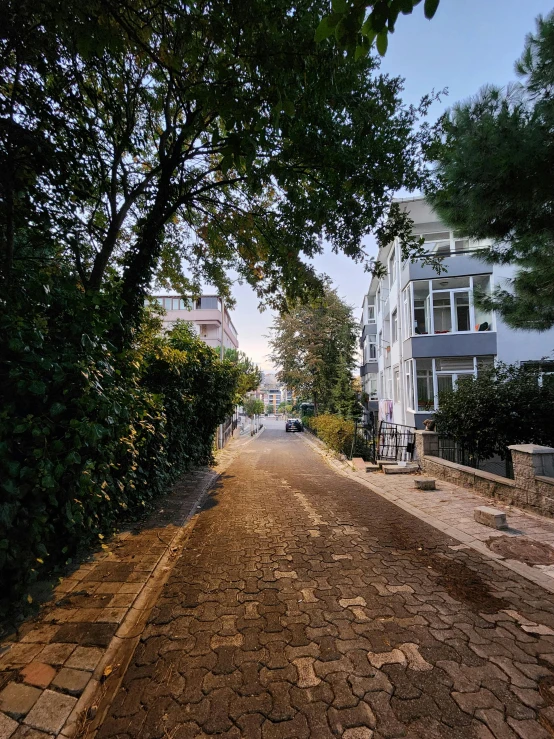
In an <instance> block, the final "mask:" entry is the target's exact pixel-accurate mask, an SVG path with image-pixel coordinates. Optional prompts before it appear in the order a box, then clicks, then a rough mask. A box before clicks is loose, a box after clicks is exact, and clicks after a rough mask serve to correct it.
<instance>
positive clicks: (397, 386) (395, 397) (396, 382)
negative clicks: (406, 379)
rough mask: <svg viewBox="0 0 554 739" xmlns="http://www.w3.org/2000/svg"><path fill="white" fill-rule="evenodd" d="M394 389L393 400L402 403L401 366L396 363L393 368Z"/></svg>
mask: <svg viewBox="0 0 554 739" xmlns="http://www.w3.org/2000/svg"><path fill="white" fill-rule="evenodd" d="M392 391H393V398H392V400H393V402H394V403H400V402H401V400H402V397H401V395H402V390H401V387H400V367H399V365H395V366H394V367H393V368H392Z"/></svg>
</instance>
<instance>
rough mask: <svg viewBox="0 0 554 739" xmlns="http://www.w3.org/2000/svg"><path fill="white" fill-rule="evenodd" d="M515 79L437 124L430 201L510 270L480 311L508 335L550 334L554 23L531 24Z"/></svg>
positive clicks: (553, 298)
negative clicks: (495, 315) (496, 319)
mask: <svg viewBox="0 0 554 739" xmlns="http://www.w3.org/2000/svg"><path fill="white" fill-rule="evenodd" d="M516 70H517V72H518V74H519V75H520V77H521V84H517V85H510V86H508V87H507V88H505V89H499V88H495V87H486V88H484V89H483V90H482V91H481V92H480V94H479V95H478V96H477V97H476V98H475V99H472V100H470V101H469V102H465V103H462V104H459V105H457V106H455V107H454V108H453V109H452V110H451V111H450V112H449V113H448V114H447V115H446V116H445V117H444V118H443V120H442V121H441V123H440V125H439V127H438V129H437V132H436V139H435V143H434V145H433V146H432V147H431V149H430V151H429V159H430V160H431V161H432V163H433V164H434V165H435V168H434V181H433V183H432V186H431V187H430V189H429V190H428V192H427V195H428V197H429V199H430V201H431V203H432V204H433V206H434V207H435V208H436V210H437V211H438V213H439V214H440V216H441V217H442V219H443V220H444V222H445V223H447V224H448V225H449V226H451V227H453V228H454V229H456V230H458V231H459V232H460V233H463V234H464V235H468V236H470V237H473V238H475V239H491V240H492V246H491V248H489V249H486V250H483V251H482V256H483V258H484V259H485V260H486V261H487V262H490V263H493V264H514V265H516V266H517V267H518V268H519V269H518V272H517V274H516V277H515V279H513V280H511V281H510V282H508V284H504V285H500V286H499V288H498V289H497V291H496V293H495V294H494V295H493V296H492V297H489V298H487V297H485V296H482V297H481V299H480V301H479V302H480V303H481V305H482V306H483V307H485V308H487V309H495V310H498V311H500V313H501V314H502V317H503V318H504V320H505V321H506V322H507V323H508V324H510V325H511V326H513V327H514V328H523V329H537V330H545V329H548V328H550V327H552V326H554V225H553V221H552V195H551V190H552V171H553V169H554V138H553V136H552V131H553V130H554V100H553V98H552V86H553V85H554V15H552V14H551V15H549V16H548V17H546V18H542V17H539V18H538V19H537V30H536V33H535V34H532V35H529V36H528V37H527V40H526V45H525V50H524V53H523V56H522V57H521V59H520V61H519V62H518V63H517V65H516Z"/></svg>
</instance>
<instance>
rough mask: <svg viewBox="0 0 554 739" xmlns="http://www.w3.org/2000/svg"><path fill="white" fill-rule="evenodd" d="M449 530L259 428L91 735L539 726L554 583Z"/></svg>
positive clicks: (553, 671) (517, 731)
mask: <svg viewBox="0 0 554 739" xmlns="http://www.w3.org/2000/svg"><path fill="white" fill-rule="evenodd" d="M315 534H317V535H315ZM457 545H458V542H456V541H454V540H452V539H450V538H449V537H448V536H446V535H444V534H443V533H440V532H439V531H437V530H436V529H433V528H431V527H429V526H428V525H427V524H425V523H422V522H421V521H420V520H419V519H415V518H413V517H412V516H411V515H410V514H408V513H406V512H405V511H402V510H399V509H398V508H397V507H395V506H394V505H393V504H391V503H390V502H389V501H387V500H385V499H383V498H381V497H379V496H377V495H375V494H373V493H371V492H368V490H367V488H364V487H363V486H361V485H358V484H356V483H354V482H352V480H347V479H345V478H343V477H341V476H338V475H337V474H336V473H335V472H333V471H332V470H331V469H330V468H328V467H327V466H326V465H325V464H324V462H322V461H321V459H320V457H319V456H317V455H316V454H315V453H314V452H312V451H311V450H310V449H309V448H308V447H307V446H306V445H304V444H303V443H302V440H301V438H297V437H292V438H291V437H290V436H286V435H285V433H284V431H283V430H282V429H281V428H279V430H278V431H277V430H271V429H266V431H265V432H264V435H263V436H262V437H261V438H260V439H257V440H256V441H254V442H253V444H252V445H251V446H250V447H249V452H248V454H245V455H243V457H242V458H239V459H238V460H237V461H235V462H234V463H233V464H232V465H231V467H229V469H228V474H227V476H226V477H225V479H223V480H222V481H221V483H220V485H219V486H218V489H217V490H216V491H215V492H214V494H213V495H212V496H211V499H210V500H209V501H208V502H207V505H206V506H205V508H204V510H203V511H202V512H201V513H200V514H199V517H198V519H197V522H196V525H195V528H194V530H193V531H192V534H191V536H190V539H189V540H188V543H187V546H186V547H185V548H184V550H183V551H182V552H181V553H180V555H179V557H178V559H177V561H176V563H175V566H174V569H173V571H172V573H171V576H170V578H169V580H168V582H167V585H166V586H165V588H164V590H163V592H162V594H161V596H160V598H159V601H158V603H157V605H156V607H155V608H154V610H153V612H152V614H151V617H150V620H149V624H148V625H147V627H146V630H145V633H144V635H143V638H142V641H141V643H140V645H139V647H138V649H137V650H136V653H135V655H134V657H133V659H132V662H131V665H130V668H129V670H128V672H127V675H126V676H125V677H124V679H123V683H122V685H121V688H120V689H119V693H118V695H117V696H116V699H115V701H114V703H113V704H112V707H111V709H110V710H109V712H108V715H107V718H106V719H105V721H104V723H103V725H102V726H101V727H100V729H99V734H98V739H111V738H112V737H113V739H116V737H118V736H123V735H125V736H127V737H132V738H134V737H138V736H139V735H140V737H141V739H150V738H151V739H161V738H162V737H163V736H173V735H175V736H179V737H185V738H188V737H189V736H190V737H191V739H192V737H198V739H200V737H208V736H219V737H237V739H238V738H239V737H244V738H245V739H287V737H288V738H290V739H300V738H304V737H305V738H306V739H309V738H310V739H331V738H332V737H341V736H342V737H344V739H389V738H390V739H394V738H395V737H403V736H404V737H410V739H411V738H412V737H414V739H417V738H420V739H466V737H467V738H468V739H469V738H470V737H471V739H503V737H506V738H509V739H518V738H519V739H523V738H524V737H526V736H529V737H534V736H535V735H534V734H532V733H530V732H531V731H532V730H535V732H536V737H537V739H540V737H541V736H542V735H541V733H540V732H541V731H543V727H542V724H541V723H540V722H539V720H538V719H539V716H538V714H539V712H541V711H543V712H544V711H546V710H548V709H547V708H546V704H545V703H542V702H541V700H544V698H541V696H543V695H544V685H545V683H544V681H545V680H546V681H547V684H554V636H553V635H552V634H550V633H549V630H554V595H552V594H550V593H548V592H545V591H543V590H541V589H540V588H539V587H538V586H537V585H535V584H533V583H530V582H528V581H526V580H523V579H521V578H520V577H519V576H518V575H517V574H515V573H513V572H508V571H507V570H505V569H504V568H502V566H501V565H499V564H498V563H497V562H495V561H491V560H487V559H484V558H483V557H482V556H481V555H480V554H479V553H478V552H476V551H474V550H472V549H461V548H459V547H458V546H457ZM451 547H454V549H452V548H451ZM514 614H517V617H516V616H515V615H514ZM73 625H74V624H68V625H67V626H73ZM94 626H98V623H95V624H94ZM523 626H528V627H532V628H534V629H535V632H534V633H526V632H525V630H524V629H523V628H522V627H523ZM64 628H65V627H64ZM81 644H82V642H81ZM81 648H82V647H81V646H79V647H77V648H76V651H75V653H74V655H75V656H74V657H72V658H71V660H68V662H67V663H66V668H67V667H70V666H71V664H72V660H73V659H76V658H77V655H78V652H77V650H78V649H81ZM541 681H542V682H541ZM549 681H552V683H550V682H549ZM546 715H547V714H546V713H544V716H545V717H546ZM543 720H544V721H545V722H546V718H544V719H543ZM525 731H527V732H528V734H524V733H523V732H525Z"/></svg>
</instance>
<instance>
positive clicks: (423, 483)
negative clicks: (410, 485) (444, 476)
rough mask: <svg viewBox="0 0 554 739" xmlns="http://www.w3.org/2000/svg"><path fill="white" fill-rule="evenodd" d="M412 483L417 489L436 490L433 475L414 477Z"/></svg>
mask: <svg viewBox="0 0 554 739" xmlns="http://www.w3.org/2000/svg"><path fill="white" fill-rule="evenodd" d="M414 485H415V486H416V488H417V489H418V490H436V487H435V478H434V477H414Z"/></svg>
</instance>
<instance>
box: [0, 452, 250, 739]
mask: <svg viewBox="0 0 554 739" xmlns="http://www.w3.org/2000/svg"><path fill="white" fill-rule="evenodd" d="M248 441H249V439H248V440H246V439H245V440H242V439H241V440H240V441H239V440H233V441H231V442H230V444H229V445H228V447H227V448H226V449H225V450H222V451H221V452H219V453H218V464H217V465H216V468H215V470H211V469H203V470H197V471H195V472H191V473H189V474H187V475H184V476H183V477H182V478H181V479H180V480H179V482H178V483H177V484H176V485H175V486H174V488H173V490H172V491H171V493H170V494H169V495H167V496H166V497H165V498H164V499H163V500H162V504H161V505H162V507H161V508H159V509H158V510H157V511H155V512H154V513H153V514H152V515H151V516H150V517H149V518H148V519H147V520H146V521H145V522H144V523H141V524H140V525H138V526H136V527H135V528H133V529H131V530H128V531H124V532H122V533H120V534H119V535H117V536H116V537H114V539H113V540H112V541H110V542H109V544H108V545H105V549H102V550H100V551H99V552H98V553H96V554H95V555H94V556H93V557H92V558H91V560H90V561H88V562H85V563H83V564H81V565H80V566H79V567H78V568H77V569H76V570H75V571H74V572H73V573H72V574H70V575H69V576H68V577H66V578H64V579H63V580H61V581H60V583H59V585H58V586H57V587H56V588H55V590H54V597H53V598H52V600H51V601H50V602H49V603H47V604H45V605H44V606H43V608H42V609H41V612H40V614H39V615H38V617H37V618H36V619H33V620H32V621H29V622H27V623H25V624H24V625H23V626H22V627H21V629H20V631H19V633H18V635H17V637H16V638H15V639H12V640H9V641H6V642H4V643H2V644H1V645H0V739H10V737H11V739H20V738H22V737H27V738H28V739H40V737H47V736H48V735H52V734H54V735H57V734H59V733H64V734H66V735H68V736H72V735H74V734H75V733H76V732H77V733H78V731H79V728H80V726H81V724H82V720H83V716H84V715H85V713H84V712H85V711H86V709H88V708H90V705H91V704H93V703H94V701H95V700H96V698H97V694H98V692H99V689H101V685H102V684H103V682H104V680H105V678H106V677H107V676H108V674H110V673H111V672H112V671H114V670H117V669H118V667H121V665H119V666H118V665H117V664H116V662H115V660H116V659H120V658H121V654H120V651H121V649H122V647H127V651H128V647H131V649H132V646H133V645H132V644H129V645H126V642H129V641H131V642H132V640H135V641H136V639H137V638H138V635H139V634H140V631H141V630H142V628H143V627H144V624H145V622H146V617H147V616H148V614H149V612H150V609H151V606H152V599H153V598H155V595H156V594H157V592H159V590H160V588H161V586H162V585H163V581H164V579H165V578H166V577H167V573H168V572H169V570H170V568H171V566H172V564H173V563H174V561H175V557H176V555H177V553H178V551H179V547H180V546H181V544H182V540H183V536H184V535H185V534H186V533H187V528H186V527H185V524H186V522H187V521H188V519H189V518H190V516H191V515H192V514H193V512H194V510H195V507H196V506H197V505H198V504H199V502H200V501H201V500H202V498H203V496H204V495H205V493H206V492H207V490H208V489H209V487H210V486H211V485H212V484H213V483H214V482H215V480H216V479H217V477H218V473H221V472H222V471H224V469H225V468H226V467H227V466H228V465H229V464H230V463H231V461H232V459H233V458H234V457H235V456H236V454H237V453H238V452H239V451H240V449H241V448H242V447H243V446H244V444H245V443H247V442H248ZM124 651H125V650H124ZM118 655H119V656H118Z"/></svg>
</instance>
